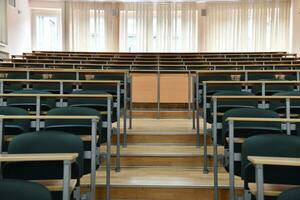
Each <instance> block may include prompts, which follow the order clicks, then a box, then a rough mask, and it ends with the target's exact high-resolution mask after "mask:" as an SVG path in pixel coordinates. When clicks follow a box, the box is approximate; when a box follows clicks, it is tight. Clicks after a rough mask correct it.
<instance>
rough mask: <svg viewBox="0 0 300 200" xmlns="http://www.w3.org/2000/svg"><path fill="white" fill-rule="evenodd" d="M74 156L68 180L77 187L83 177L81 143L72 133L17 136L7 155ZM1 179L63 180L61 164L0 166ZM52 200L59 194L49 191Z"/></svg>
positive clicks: (17, 163)
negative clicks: (71, 154)
mask: <svg viewBox="0 0 300 200" xmlns="http://www.w3.org/2000/svg"><path fill="white" fill-rule="evenodd" d="M34 153H77V154H78V157H77V159H76V162H74V163H73V164H72V174H71V177H72V179H77V185H76V187H79V186H80V178H81V177H82V175H83V167H84V165H83V156H84V150H83V142H82V141H81V139H80V138H79V136H76V135H74V134H70V133H65V132H60V131H38V132H30V133H24V134H21V135H18V136H16V137H14V138H13V140H12V141H11V142H10V144H9V146H8V154H34ZM2 172H3V177H4V178H9V179H23V180H55V179H62V177H63V162H61V161H60V162H52V161H46V162H15V163H13V162H12V163H5V164H4V165H3V171H2ZM51 194H52V200H59V199H61V197H62V193H61V192H51Z"/></svg>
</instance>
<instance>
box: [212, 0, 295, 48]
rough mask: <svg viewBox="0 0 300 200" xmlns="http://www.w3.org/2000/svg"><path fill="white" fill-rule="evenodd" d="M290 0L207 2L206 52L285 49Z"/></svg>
mask: <svg viewBox="0 0 300 200" xmlns="http://www.w3.org/2000/svg"><path fill="white" fill-rule="evenodd" d="M290 6H291V2H290V0H269V1H261V0H253V1H246V0H243V1H241V2H230V3H228V2H225V3H224V2H223V3H220V2H218V3H207V12H208V16H207V29H206V50H207V51H276V50H279V51H288V50H289V31H290Z"/></svg>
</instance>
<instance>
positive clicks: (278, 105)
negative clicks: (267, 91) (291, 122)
mask: <svg viewBox="0 0 300 200" xmlns="http://www.w3.org/2000/svg"><path fill="white" fill-rule="evenodd" d="M273 96H300V91H288V92H278V93H275V94H274V95H273ZM290 106H291V110H290V112H291V113H292V114H299V113H300V100H293V99H291V100H290ZM270 109H272V110H274V111H276V112H278V113H283V114H285V113H286V100H285V99H281V100H275V99H274V100H270Z"/></svg>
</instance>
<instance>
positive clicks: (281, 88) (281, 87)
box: [252, 79, 294, 95]
mask: <svg viewBox="0 0 300 200" xmlns="http://www.w3.org/2000/svg"><path fill="white" fill-rule="evenodd" d="M263 80H264V81H274V79H262V81H263ZM275 81H276V79H275ZM279 81H280V80H279ZM293 90H294V85H293V84H282V83H277V84H274V83H272V84H268V83H266V84H265V95H273V94H275V93H278V92H286V91H293ZM252 92H253V93H254V94H256V95H261V94H262V86H261V84H255V85H254V86H253V87H252Z"/></svg>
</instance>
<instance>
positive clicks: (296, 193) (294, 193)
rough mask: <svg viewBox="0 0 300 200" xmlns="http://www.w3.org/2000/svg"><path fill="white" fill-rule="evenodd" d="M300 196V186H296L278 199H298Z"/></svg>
mask: <svg viewBox="0 0 300 200" xmlns="http://www.w3.org/2000/svg"><path fill="white" fill-rule="evenodd" d="M299 197H300V188H294V189H290V190H287V191H284V192H283V193H281V194H280V195H279V196H278V198H277V200H297V199H299Z"/></svg>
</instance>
